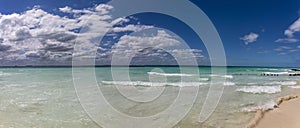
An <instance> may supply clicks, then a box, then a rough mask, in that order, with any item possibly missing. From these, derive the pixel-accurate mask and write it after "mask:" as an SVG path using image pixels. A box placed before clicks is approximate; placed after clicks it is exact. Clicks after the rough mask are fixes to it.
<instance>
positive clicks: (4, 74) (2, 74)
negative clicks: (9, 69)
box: [0, 71, 11, 76]
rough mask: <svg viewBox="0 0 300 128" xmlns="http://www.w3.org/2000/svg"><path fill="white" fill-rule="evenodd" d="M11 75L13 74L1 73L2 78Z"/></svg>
mask: <svg viewBox="0 0 300 128" xmlns="http://www.w3.org/2000/svg"><path fill="white" fill-rule="evenodd" d="M9 75H11V74H10V73H5V72H2V71H0V76H9Z"/></svg>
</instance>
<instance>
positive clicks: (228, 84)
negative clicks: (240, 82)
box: [223, 82, 235, 86]
mask: <svg viewBox="0 0 300 128" xmlns="http://www.w3.org/2000/svg"><path fill="white" fill-rule="evenodd" d="M223 85H224V86H233V85H235V83H233V82H224V83H223Z"/></svg>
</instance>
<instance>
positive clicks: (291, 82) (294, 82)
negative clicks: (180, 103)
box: [266, 81, 297, 86]
mask: <svg viewBox="0 0 300 128" xmlns="http://www.w3.org/2000/svg"><path fill="white" fill-rule="evenodd" d="M266 84H267V85H286V86H287V85H296V84H297V82H296V81H280V82H270V83H266Z"/></svg>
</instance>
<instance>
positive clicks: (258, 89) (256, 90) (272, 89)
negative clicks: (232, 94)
mask: <svg viewBox="0 0 300 128" xmlns="http://www.w3.org/2000/svg"><path fill="white" fill-rule="evenodd" d="M236 91H238V92H246V93H253V94H261V93H268V94H274V93H278V92H281V86H244V87H240V88H238V89H236Z"/></svg>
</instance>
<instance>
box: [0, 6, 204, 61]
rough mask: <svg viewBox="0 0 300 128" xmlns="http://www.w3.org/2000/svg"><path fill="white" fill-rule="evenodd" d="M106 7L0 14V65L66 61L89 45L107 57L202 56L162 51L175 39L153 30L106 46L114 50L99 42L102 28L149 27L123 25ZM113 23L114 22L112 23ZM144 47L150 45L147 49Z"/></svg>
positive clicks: (90, 51) (84, 53)
mask: <svg viewBox="0 0 300 128" xmlns="http://www.w3.org/2000/svg"><path fill="white" fill-rule="evenodd" d="M112 9H113V7H112V6H110V5H106V4H100V5H97V6H94V7H91V8H85V9H73V8H71V7H67V6H66V7H63V8H59V11H61V12H62V13H66V14H67V15H71V16H70V17H66V16H60V15H55V14H51V13H49V12H46V11H44V10H43V9H41V8H40V7H37V6H36V7H34V8H32V9H29V10H27V11H25V12H22V13H13V14H0V60H1V62H0V65H1V64H2V65H3V64H4V63H6V64H8V63H14V62H15V63H16V64H20V62H22V64H54V65H55V64H71V59H72V56H76V57H79V58H90V57H92V56H93V55H94V51H95V50H99V51H101V50H102V51H104V50H106V51H105V52H100V53H97V55H98V58H101V59H103V61H107V62H109V58H110V57H111V55H112V54H113V52H117V53H120V54H123V55H132V54H134V53H138V54H140V55H144V56H152V57H154V56H155V57H164V56H168V54H167V53H172V54H175V53H178V54H179V53H180V54H181V55H182V54H185V53H190V52H193V53H195V54H194V57H198V58H203V57H204V56H202V54H201V52H202V51H201V50H183V49H181V50H177V51H176V50H175V49H172V50H173V51H164V50H163V49H164V48H167V47H170V46H176V45H179V44H180V43H181V42H180V41H178V40H177V39H176V38H174V37H172V36H171V35H169V34H167V33H166V32H164V31H158V32H157V34H156V35H153V36H149V37H134V36H129V35H124V36H122V37H121V38H120V39H119V41H118V42H117V43H116V44H117V45H113V46H112V49H114V50H112V49H107V48H104V47H103V48H102V47H99V39H100V36H99V35H104V34H105V33H106V32H107V31H108V30H112V32H113V34H114V33H118V32H127V31H131V32H139V31H142V30H145V29H150V28H153V26H147V25H134V24H129V23H128V22H129V19H127V18H118V19H115V20H113V19H112V17H111V16H110V15H109V12H110V11H111V10H112ZM124 23H126V25H125V26H124V25H123V24H124ZM116 24H117V26H118V27H114V28H112V26H114V25H116ZM137 42H146V43H137ZM75 43H76V45H78V46H79V47H78V48H77V49H76V51H77V52H76V54H74V44H75ZM147 46H149V47H151V46H155V47H156V48H154V49H152V50H150V49H148V50H147V48H146V47H147ZM117 48H118V49H117ZM116 49H117V50H116ZM130 49H135V50H130ZM169 50H170V49H169ZM105 59H107V60H105ZM25 62H26V63H25ZM145 63H146V62H145Z"/></svg>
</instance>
